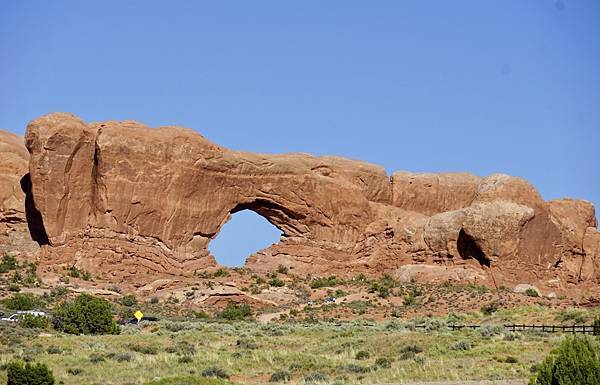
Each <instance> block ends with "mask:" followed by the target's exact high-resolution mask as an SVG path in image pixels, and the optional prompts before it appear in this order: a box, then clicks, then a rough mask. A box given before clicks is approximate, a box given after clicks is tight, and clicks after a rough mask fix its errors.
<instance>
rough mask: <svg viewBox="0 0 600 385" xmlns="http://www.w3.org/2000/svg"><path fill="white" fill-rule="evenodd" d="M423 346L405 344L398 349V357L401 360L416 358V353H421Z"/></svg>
mask: <svg viewBox="0 0 600 385" xmlns="http://www.w3.org/2000/svg"><path fill="white" fill-rule="evenodd" d="M422 351H423V348H422V347H421V346H419V345H414V344H413V345H406V346H404V347H403V348H402V349H400V357H399V358H400V359H401V360H410V359H413V358H416V356H417V354H419V353H421V352H422Z"/></svg>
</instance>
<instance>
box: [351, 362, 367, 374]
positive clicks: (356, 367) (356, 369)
mask: <svg viewBox="0 0 600 385" xmlns="http://www.w3.org/2000/svg"><path fill="white" fill-rule="evenodd" d="M344 370H345V371H346V372H350V373H359V374H360V373H369V372H370V371H371V369H369V367H367V366H362V365H356V364H348V365H345V366H344Z"/></svg>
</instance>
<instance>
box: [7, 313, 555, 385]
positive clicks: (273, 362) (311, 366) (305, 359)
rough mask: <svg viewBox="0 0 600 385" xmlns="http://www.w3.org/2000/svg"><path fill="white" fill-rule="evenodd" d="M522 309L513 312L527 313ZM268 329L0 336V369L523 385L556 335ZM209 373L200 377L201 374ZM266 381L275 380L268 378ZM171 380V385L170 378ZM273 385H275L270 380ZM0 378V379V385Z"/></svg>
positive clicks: (184, 379) (387, 327)
mask: <svg viewBox="0 0 600 385" xmlns="http://www.w3.org/2000/svg"><path fill="white" fill-rule="evenodd" d="M528 311H531V309H525V310H522V312H528ZM419 322H425V323H426V325H427V328H426V329H424V330H423V329H419V330H415V329H414V328H413V325H414V324H415V322H414V321H412V322H411V321H408V322H398V321H389V322H377V323H373V322H366V321H354V322H344V323H331V322H315V323H277V324H259V323H256V322H242V321H240V322H231V323H224V322H213V321H189V320H187V321H175V320H173V321H160V322H158V323H142V324H141V325H140V326H136V325H132V326H127V327H125V328H124V329H123V330H122V332H121V334H120V335H110V336H73V335H66V334H59V333H56V332H43V333H39V332H36V331H34V330H32V329H22V328H20V327H19V326H17V325H3V326H2V328H1V336H2V341H1V342H2V347H1V348H0V363H1V364H2V367H4V366H5V364H7V363H8V362H9V361H11V360H13V359H15V358H22V359H26V360H35V361H37V362H43V363H46V364H47V365H48V366H49V367H50V368H51V369H52V370H53V371H54V375H55V377H56V379H57V383H59V384H65V385H70V384H73V385H74V384H90V385H91V384H122V385H125V384H138V385H141V384H220V383H223V384H225V383H229V382H228V381H227V380H226V379H222V380H218V379H210V380H209V379H206V378H205V377H203V372H204V375H210V374H221V375H222V376H223V377H225V375H227V376H229V377H230V378H229V381H231V382H233V383H239V384H263V383H268V382H269V381H270V380H275V379H278V378H279V379H280V380H281V381H282V382H283V380H285V379H288V378H289V380H290V381H288V383H293V384H302V383H330V384H336V383H337V384H383V383H402V382H405V381H407V380H415V381H416V380H427V381H433V380H476V379H492V380H494V379H512V378H527V377H529V375H530V370H531V367H532V366H533V365H535V364H537V363H538V362H539V361H540V360H541V359H542V358H543V357H544V356H545V355H546V354H547V353H548V352H549V351H550V350H551V349H553V348H555V347H556V346H558V344H559V343H560V341H561V339H562V338H563V336H561V335H559V334H553V335H551V334H541V333H510V332H506V331H505V330H504V329H503V328H502V327H500V326H494V325H489V326H487V327H484V328H482V329H480V330H477V331H456V332H452V331H450V330H448V329H447V328H446V327H445V326H444V325H445V322H446V319H428V320H423V321H419ZM206 370H209V372H206ZM272 376H273V377H274V378H272ZM175 377H179V379H177V380H176V379H174V378H175ZM277 377H278V378H277ZM4 381H6V371H4V370H3V371H1V372H0V383H3V382H4Z"/></svg>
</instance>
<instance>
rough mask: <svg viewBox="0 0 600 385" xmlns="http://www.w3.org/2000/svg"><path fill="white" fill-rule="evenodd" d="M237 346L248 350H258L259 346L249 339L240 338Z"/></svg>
mask: <svg viewBox="0 0 600 385" xmlns="http://www.w3.org/2000/svg"><path fill="white" fill-rule="evenodd" d="M236 346H237V347H238V348H240V349H248V350H254V349H256V348H257V347H258V346H257V345H256V342H254V341H252V340H251V339H248V338H240V339H238V340H237V342H236Z"/></svg>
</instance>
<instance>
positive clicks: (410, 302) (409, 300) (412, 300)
mask: <svg viewBox="0 0 600 385" xmlns="http://www.w3.org/2000/svg"><path fill="white" fill-rule="evenodd" d="M403 304H404V306H414V305H416V304H417V298H416V297H415V296H414V295H413V294H409V295H407V296H406V297H404V301H403Z"/></svg>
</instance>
